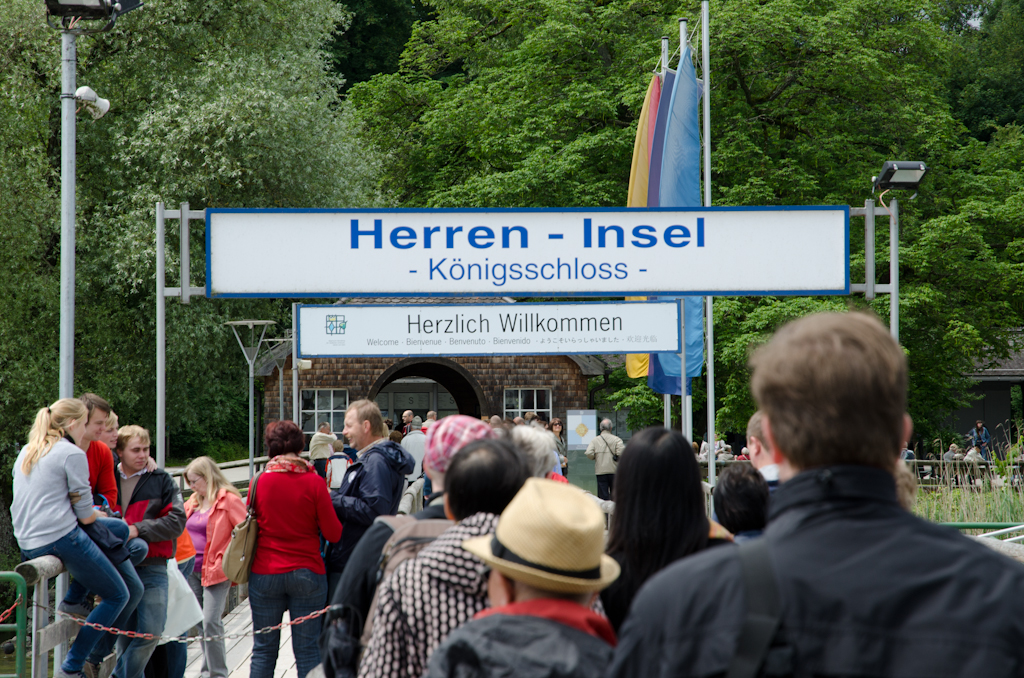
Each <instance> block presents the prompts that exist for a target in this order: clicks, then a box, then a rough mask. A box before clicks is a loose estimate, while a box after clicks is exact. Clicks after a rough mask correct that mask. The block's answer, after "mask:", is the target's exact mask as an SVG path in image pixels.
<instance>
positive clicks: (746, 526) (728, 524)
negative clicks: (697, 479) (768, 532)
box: [714, 464, 769, 542]
mask: <svg viewBox="0 0 1024 678" xmlns="http://www.w3.org/2000/svg"><path fill="white" fill-rule="evenodd" d="M768 495H769V492H768V482H767V481H766V480H765V479H764V476H762V475H761V474H760V473H759V472H758V470H757V469H756V468H754V467H753V466H750V465H749V464H732V465H730V466H728V467H726V469H725V470H724V471H722V475H720V476H719V477H718V484H716V485H715V492H714V503H715V516H716V517H717V518H718V522H719V524H720V525H721V526H722V527H724V528H725V529H727V530H729V531H730V532H732V535H733V539H734V540H735V541H736V542H742V541H746V540H747V539H753V538H754V537H760V536H761V532H762V531H764V526H765V523H767V522H768Z"/></svg>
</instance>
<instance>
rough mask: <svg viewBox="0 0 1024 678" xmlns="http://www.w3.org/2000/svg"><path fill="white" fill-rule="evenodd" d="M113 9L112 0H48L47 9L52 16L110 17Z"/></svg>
mask: <svg viewBox="0 0 1024 678" xmlns="http://www.w3.org/2000/svg"><path fill="white" fill-rule="evenodd" d="M113 9H114V7H113V5H112V3H111V1H110V0H46V11H47V12H48V13H49V14H50V16H77V17H81V18H83V19H109V18H110V14H111V12H112V11H113Z"/></svg>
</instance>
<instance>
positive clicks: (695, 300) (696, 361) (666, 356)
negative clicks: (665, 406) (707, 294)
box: [647, 297, 704, 395]
mask: <svg viewBox="0 0 1024 678" xmlns="http://www.w3.org/2000/svg"><path fill="white" fill-rule="evenodd" d="M669 298H671V297H658V299H659V300H661V301H665V300H666V299H669ZM682 299H683V313H684V317H685V319H686V336H685V337H684V342H683V343H684V345H685V346H686V376H687V377H699V376H700V374H701V371H702V370H703V368H704V304H703V302H702V300H701V298H700V297H683V298H682ZM681 372H682V361H681V360H680V359H679V354H678V353H652V354H651V359H650V367H649V368H648V371H647V385H648V386H650V387H651V389H652V390H653V391H656V392H658V393H671V394H672V395H680V394H681V392H682V384H681V383H680V377H681V376H682V375H681ZM687 390H688V391H689V389H687Z"/></svg>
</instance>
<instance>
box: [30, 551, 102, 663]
mask: <svg viewBox="0 0 1024 678" xmlns="http://www.w3.org/2000/svg"><path fill="white" fill-rule="evenodd" d="M14 570H15V572H17V573H18V574H19V575H21V577H23V581H24V582H25V584H26V585H27V586H31V587H32V651H31V654H30V658H31V665H30V667H31V673H30V674H29V675H30V676H31V678H47V676H49V675H50V671H49V663H50V653H51V652H53V651H54V650H55V649H58V648H60V651H58V653H57V654H56V655H55V657H54V664H55V665H56V663H57V661H58V658H59V657H60V656H62V655H63V654H64V652H63V648H64V647H65V646H66V645H67V643H68V642H70V641H71V640H72V639H73V638H74V637H75V636H76V635H78V628H79V626H78V624H76V623H75V622H74V621H73V620H71V619H67V618H58V617H57V615H53V620H52V621H51V614H50V612H51V609H52V606H51V605H50V580H51V579H55V578H56V577H58V576H60V575H61V574H63V573H64V572H65V570H64V563H62V562H61V560H60V558H57V557H56V556H40V557H39V558H33V559H32V560H26V561H25V562H24V563H21V564H20V565H18V566H17V567H16V568H14ZM54 668H56V666H55V667H54ZM113 670H114V654H113V653H111V654H110V655H108V656H107V657H106V658H105V659H104V660H103V662H102V663H101V664H100V668H99V671H98V672H97V678H107V676H109V675H110V672H111V671H113ZM20 675H22V676H24V675H25V673H24V665H22V672H21V674H20Z"/></svg>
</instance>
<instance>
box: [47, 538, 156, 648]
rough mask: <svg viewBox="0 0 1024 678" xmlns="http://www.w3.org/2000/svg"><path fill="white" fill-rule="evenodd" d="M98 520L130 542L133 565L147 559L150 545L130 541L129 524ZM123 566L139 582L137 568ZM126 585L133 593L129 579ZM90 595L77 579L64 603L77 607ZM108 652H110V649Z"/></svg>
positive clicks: (140, 540)
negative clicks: (136, 574) (136, 573)
mask: <svg viewBox="0 0 1024 678" xmlns="http://www.w3.org/2000/svg"><path fill="white" fill-rule="evenodd" d="M97 520H99V521H100V522H101V523H103V524H104V525H106V526H107V529H108V530H110V531H111V533H113V535H114V536H115V537H120V538H121V539H122V540H124V541H126V542H128V559H129V560H131V561H132V564H133V565H138V564H139V563H141V562H142V561H143V560H145V559H146V556H147V555H148V554H149V544H147V543H146V542H145V540H143V539H139V538H138V537H136V538H135V539H128V523H126V522H124V521H123V520H121V519H120V518H97ZM123 565H124V563H119V564H118V565H117V568H118V570H119V571H121V573H122V575H123V574H124V570H127V569H130V570H131V575H130V578H131V579H135V580H138V577H136V576H135V568H124V567H123ZM125 584H127V585H128V592H129V593H131V592H132V583H131V582H129V581H128V578H126V579H125ZM138 589H139V592H138V595H139V596H141V595H142V585H141V584H140V585H139V587H138ZM88 595H89V590H88V589H87V588H86V587H85V586H83V585H82V583H81V582H80V581H78V580H77V579H73V580H72V581H71V584H70V585H69V586H68V592H67V594H66V595H65V596H64V602H65V603H68V604H69V605H77V604H80V603H84V602H85V599H86V597H87V596H88ZM135 602H136V604H138V601H137V600H136V601H135ZM133 609H134V608H133ZM111 647H112V645H111ZM107 652H108V653H109V652H110V650H109V648H108V650H107ZM89 661H92V659H91V658H90V660H89Z"/></svg>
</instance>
